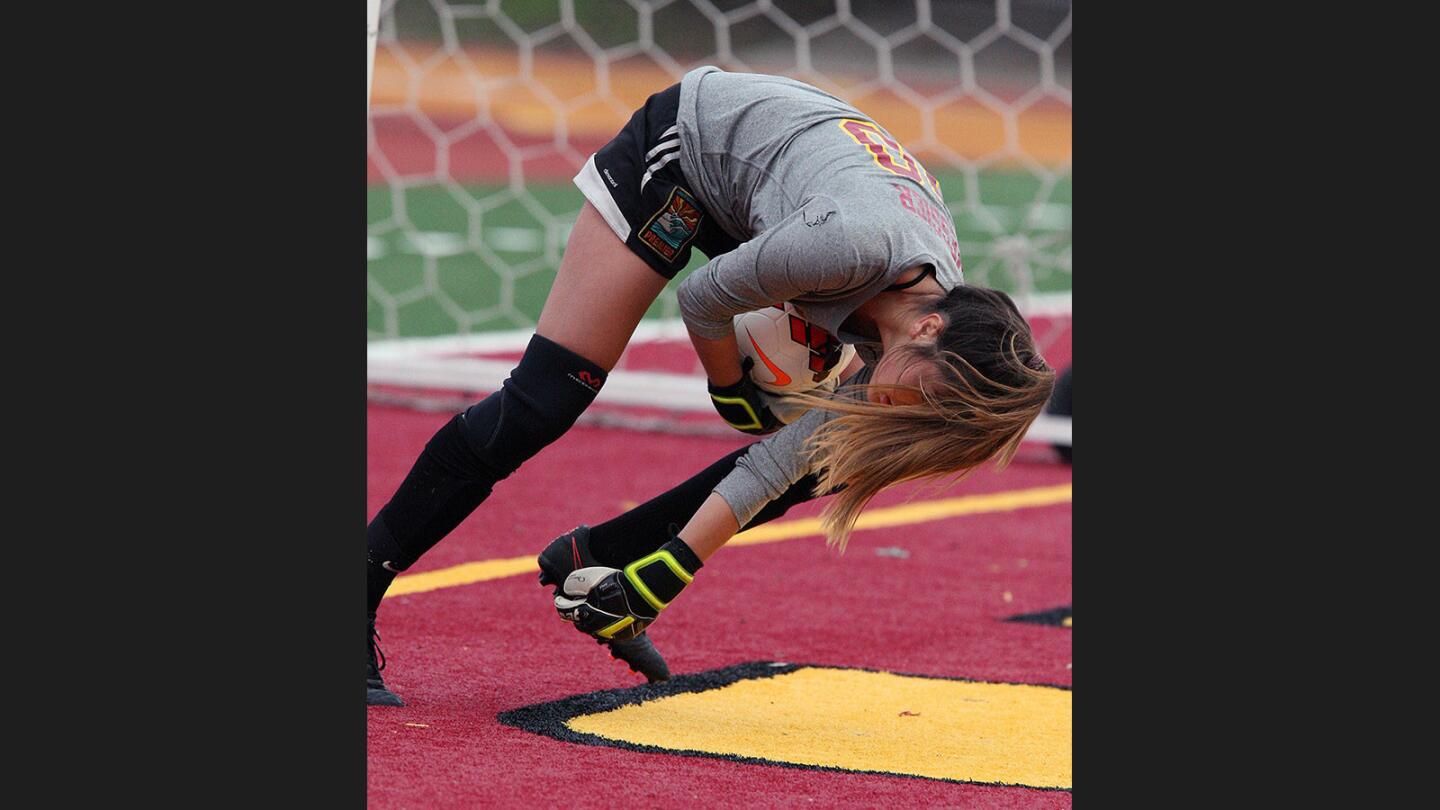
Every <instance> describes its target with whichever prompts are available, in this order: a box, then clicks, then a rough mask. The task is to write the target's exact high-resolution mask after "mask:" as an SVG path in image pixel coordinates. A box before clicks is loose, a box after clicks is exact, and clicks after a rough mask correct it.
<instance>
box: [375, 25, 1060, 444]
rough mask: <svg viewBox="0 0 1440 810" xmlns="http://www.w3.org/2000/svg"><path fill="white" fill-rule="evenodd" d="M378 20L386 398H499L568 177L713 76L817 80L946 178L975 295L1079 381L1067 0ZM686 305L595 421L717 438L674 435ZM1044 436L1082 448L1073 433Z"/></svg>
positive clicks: (526, 323)
mask: <svg viewBox="0 0 1440 810" xmlns="http://www.w3.org/2000/svg"><path fill="white" fill-rule="evenodd" d="M370 2H371V3H374V2H376V0H370ZM378 2H379V18H378V38H377V39H376V44H375V46H374V56H373V64H372V71H371V73H370V79H369V81H370V85H371V87H370V107H369V113H370V114H369V119H368V137H369V150H368V160H367V178H368V188H367V209H368V223H367V239H366V245H367V273H366V289H367V302H366V306H367V337H368V340H369V362H368V367H369V372H368V373H369V381H370V395H371V398H372V400H376V401H393V402H399V401H404V402H407V403H409V404H411V405H420V406H423V405H425V404H427V403H428V404H430V405H432V406H434V407H444V408H450V407H454V406H455V405H456V403H457V402H461V401H464V400H466V399H468V398H470V397H472V396H473V395H475V394H478V393H481V392H485V391H488V390H493V389H494V387H496V386H498V384H499V382H500V381H501V380H502V379H504V377H505V376H506V374H507V373H508V372H509V370H510V368H512V367H513V360H514V358H515V357H518V353H519V351H520V350H521V349H523V347H524V344H525V342H526V341H527V340H528V338H529V335H530V334H531V332H532V330H533V327H534V324H535V322H536V319H537V317H538V315H539V312H540V308H541V306H542V305H543V303H544V300H545V294H546V292H547V291H548V289H549V286H550V281H551V280H552V279H553V277H554V273H555V270H556V268H557V267H558V266H559V262H560V255H561V253H562V251H563V249H564V246H565V241H566V237H567V235H568V232H569V227H570V225H571V224H572V223H573V222H574V220H575V217H576V215H577V214H578V213H579V210H580V207H581V204H582V197H581V196H580V193H579V191H578V190H577V189H576V188H575V187H574V185H573V184H572V183H571V178H572V177H573V176H574V175H575V173H576V172H577V171H578V170H579V168H580V167H581V166H582V165H583V164H584V162H585V160H586V158H587V157H589V155H590V154H591V153H592V152H593V151H595V149H597V148H598V147H599V146H601V145H603V144H604V143H605V142H606V141H608V140H609V139H610V138H611V137H613V136H614V134H615V133H616V132H617V131H618V130H619V129H620V127H621V126H623V125H624V123H625V122H626V120H628V118H629V116H630V114H631V113H632V112H633V111H634V109H635V108H637V107H639V106H640V105H641V104H642V103H643V102H644V100H645V98H646V97H648V96H649V95H650V94H651V93H654V92H656V91H658V90H661V89H664V88H665V87H667V86H669V85H670V84H672V83H674V82H676V81H678V80H679V79H680V77H681V76H682V75H683V74H684V73H685V72H686V71H688V70H690V69H692V68H694V67H698V66H701V65H716V66H718V67H721V68H724V69H727V70H737V71H755V72H765V73H777V74H782V75H787V76H791V77H794V78H797V79H800V80H802V81H805V82H809V83H810V84H813V85H815V86H817V87H820V88H821V89H823V90H826V91H827V92H830V93H833V94H834V95H836V96H839V97H841V98H844V99H846V100H847V101H850V102H851V103H853V104H855V105H856V106H857V107H858V108H859V109H861V110H864V111H865V112H866V114H868V115H870V116H872V117H874V118H875V119H876V120H877V121H879V122H880V123H881V124H882V125H884V126H885V127H886V128H887V129H889V130H890V131H891V132H892V133H893V134H894V135H895V136H896V137H897V138H898V139H899V140H900V142H901V143H903V144H904V145H905V147H906V148H907V149H908V150H909V151H911V152H913V153H915V154H916V155H917V157H919V158H920V159H921V160H922V161H924V163H925V165H926V167H927V168H929V169H930V170H931V171H932V172H933V173H934V174H936V175H937V176H938V177H939V179H940V181H941V187H942V189H943V193H944V195H945V199H946V203H947V204H948V206H949V208H950V210H951V212H952V213H953V214H954V216H955V221H956V232H957V234H958V236H959V238H960V251H961V257H962V262H963V265H964V270H965V277H966V279H967V281H969V282H971V283H975V284H981V285H984V286H990V287H996V288H999V289H1003V290H1005V291H1007V292H1009V293H1010V294H1011V295H1013V296H1014V297H1015V299H1016V301H1017V302H1018V303H1019V304H1020V305H1021V308H1022V310H1024V311H1025V312H1026V314H1027V315H1028V316H1029V317H1030V318H1031V321H1032V324H1033V325H1034V327H1035V331H1036V336H1037V338H1038V339H1039V341H1040V344H1041V349H1042V351H1043V352H1044V353H1045V355H1046V357H1047V359H1049V360H1050V362H1051V364H1052V365H1053V366H1055V367H1056V368H1057V369H1060V368H1063V367H1065V366H1068V365H1069V364H1070V322H1071V317H1070V309H1071V307H1070V300H1071V298H1070V296H1071V288H1072V285H1071V279H1072V274H1071V215H1070V210H1071V209H1070V206H1071V172H1070V166H1071V81H1070V41H1071V37H1070V26H1071V9H1070V2H1069V0H976V1H975V2H969V1H967V0H951V1H946V0H654V1H649V0H477V1H476V2H461V1H459V0H450V1H448V2H447V1H446V0H378ZM703 262H704V257H703V255H702V254H700V253H699V252H698V251H697V252H696V253H695V258H694V260H693V261H692V263H691V266H690V267H689V268H687V269H686V271H685V273H689V272H692V271H693V270H694V269H695V267H697V266H699V265H700V264H703ZM682 277H683V274H682ZM674 287H675V284H673V283H672V284H671V285H670V286H669V287H668V288H667V290H666V292H665V293H663V294H662V296H661V298H660V299H659V300H658V301H657V302H656V303H655V305H654V306H653V307H652V308H651V311H650V313H649V314H648V315H647V319H646V321H645V322H644V323H642V325H641V328H640V331H639V333H637V335H636V339H635V341H634V342H633V344H632V347H631V349H630V350H629V351H627V353H626V356H625V357H624V358H622V361H621V365H620V367H619V368H618V369H617V371H616V372H615V374H613V375H612V376H611V379H610V381H609V382H608V383H607V385H606V387H605V389H604V391H603V392H602V394H601V398H600V400H599V402H598V403H597V404H611V405H618V406H637V407H648V408H653V409H656V411H657V413H656V415H655V417H654V418H655V420H656V421H655V424H657V425H662V424H663V425H668V426H670V428H672V429H673V428H674V426H675V425H676V424H681V425H682V429H694V430H697V431H703V430H705V429H707V426H709V427H713V424H711V423H713V422H714V420H703V419H697V420H694V423H693V424H692V425H691V426H690V427H689V428H685V427H684V424H685V420H683V419H681V420H680V422H679V423H677V421H676V419H675V417H674V414H677V413H679V414H684V413H690V412H696V411H698V412H707V411H708V410H709V404H708V399H707V398H706V396H705V391H704V386H703V385H696V384H695V380H694V377H695V376H696V375H698V374H699V372H700V369H699V365H698V363H697V362H696V361H695V358H694V354H693V351H691V350H690V349H689V346H688V341H686V339H685V336H684V330H683V327H682V326H681V325H680V324H679V322H678V320H677V319H676V315H677V310H676V305H675V298H674ZM662 412H663V413H662ZM589 418H590V421H592V422H594V421H603V420H604V409H603V408H602V409H600V410H599V411H597V413H596V414H594V415H592V416H590V417H589ZM1061 422H1063V424H1061ZM626 423H627V424H632V425H633V424H635V420H634V418H633V417H628V418H627V419H626ZM721 427H723V425H722V426H721ZM1032 438H1037V439H1041V440H1045V441H1052V442H1057V443H1063V444H1069V443H1070V440H1069V421H1068V420H1058V421H1052V420H1046V421H1045V422H1044V423H1042V424H1040V425H1037V428H1036V430H1035V431H1032Z"/></svg>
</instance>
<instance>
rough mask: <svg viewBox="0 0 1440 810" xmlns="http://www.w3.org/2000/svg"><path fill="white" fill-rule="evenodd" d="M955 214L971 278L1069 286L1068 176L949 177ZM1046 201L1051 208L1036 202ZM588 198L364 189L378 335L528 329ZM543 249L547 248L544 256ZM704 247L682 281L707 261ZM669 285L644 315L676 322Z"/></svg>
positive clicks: (569, 188) (556, 187) (1052, 288)
mask: <svg viewBox="0 0 1440 810" xmlns="http://www.w3.org/2000/svg"><path fill="white" fill-rule="evenodd" d="M939 176H940V182H941V187H942V188H943V189H944V191H945V196H946V198H947V199H948V200H949V201H950V210H951V211H952V213H954V214H955V220H956V234H957V235H958V236H959V238H960V255H961V258H962V261H963V263H964V267H965V277H966V280H967V281H969V282H970V283H973V284H982V285H985V286H990V287H998V288H1000V289H1003V290H1007V291H1010V292H1016V291H1019V290H1024V289H1031V290H1035V291H1039V292H1068V291H1069V290H1070V282H1071V274H1070V272H1069V270H1068V267H1069V257H1070V242H1071V225H1070V201H1071V197H1070V194H1071V183H1070V179H1069V178H1065V179H1064V180H1062V181H1061V182H1059V183H1057V184H1056V185H1055V186H1054V187H1053V188H1051V189H1050V190H1049V192H1048V193H1047V194H1043V195H1042V194H1041V189H1042V186H1041V183H1040V181H1039V179H1037V178H1035V177H1034V176H1032V175H1029V174H1026V173H1002V172H991V173H985V174H981V175H979V177H978V181H977V189H976V190H978V196H977V197H976V198H978V199H979V200H980V201H981V202H982V203H983V208H976V209H973V210H972V209H971V208H967V207H966V206H965V205H964V204H962V201H963V200H966V199H969V198H971V195H970V194H967V187H966V182H965V178H964V177H963V176H961V175H956V174H952V175H945V174H941V175H939ZM1037 200H1038V201H1040V202H1042V203H1044V205H1038V206H1037V205H1035V203H1036V202H1037ZM581 202H582V198H581V196H580V192H579V190H577V189H576V188H575V186H574V185H573V184H572V183H570V182H563V183H555V184H549V183H547V184H532V185H529V186H526V188H525V191H524V192H523V193H520V194H516V193H514V192H512V191H510V190H509V189H508V187H506V186H503V185H465V186H436V185H431V186H417V187H413V188H410V189H407V190H405V191H404V192H402V193H398V194H397V193H396V192H392V190H391V189H389V188H386V187H375V188H371V189H370V190H369V191H368V193H367V205H368V220H369V234H370V235H369V239H368V255H369V257H370V259H369V262H368V265H369V268H368V269H369V282H368V284H369V286H368V295H367V303H366V318H367V325H368V334H369V336H370V337H371V338H381V337H418V336H427V335H446V334H454V333H456V332H466V331H469V332H474V331H484V330H493V329H513V328H516V327H525V326H531V325H533V324H534V319H535V318H537V317H538V316H539V314H540V308H541V306H542V305H543V304H544V303H545V295H546V293H547V292H548V291H549V289H550V283H551V281H552V280H553V279H554V277H555V268H556V266H557V265H558V263H559V256H560V253H561V252H562V251H563V248H564V244H565V236H566V234H567V233H568V229H569V226H570V224H571V223H572V222H573V221H574V218H575V214H576V213H578V212H579V210H580V206H581ZM547 244H548V245H549V250H548V252H547ZM705 262H706V259H705V257H704V255H703V254H701V253H700V252H699V251H694V252H693V253H692V258H691V261H690V265H689V266H688V267H687V268H686V269H685V270H684V271H683V272H682V273H681V274H680V278H684V277H685V276H686V275H688V274H689V273H691V272H692V271H694V269H695V268H697V267H699V266H701V265H703V264H704V263H705ZM677 283H678V282H672V283H671V285H670V286H669V287H668V288H667V290H666V293H665V294H664V295H662V296H661V298H660V300H658V301H656V302H655V305H654V306H652V307H651V308H650V311H649V313H648V314H647V317H675V316H676V315H677V314H678V313H677V311H676V309H675V302H674V288H675V285H676V284H677Z"/></svg>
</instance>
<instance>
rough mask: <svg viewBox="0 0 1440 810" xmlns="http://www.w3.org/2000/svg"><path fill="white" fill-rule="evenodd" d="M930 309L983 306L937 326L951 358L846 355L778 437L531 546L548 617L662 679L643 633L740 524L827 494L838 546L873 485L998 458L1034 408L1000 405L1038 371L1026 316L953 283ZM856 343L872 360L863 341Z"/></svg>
mask: <svg viewBox="0 0 1440 810" xmlns="http://www.w3.org/2000/svg"><path fill="white" fill-rule="evenodd" d="M961 302H963V303H961ZM939 307H940V308H939V310H938V311H934V312H931V313H929V314H927V315H925V316H923V317H934V316H935V315H944V316H952V317H953V316H954V315H957V314H960V313H961V312H964V313H966V314H970V315H974V314H976V313H984V316H983V317H974V318H972V319H970V320H969V321H968V322H967V323H968V325H962V326H960V327H959V328H954V329H947V330H945V331H944V332H943V333H942V337H941V339H940V340H939V345H938V346H936V347H935V350H936V352H938V353H939V354H940V355H941V356H946V355H949V356H952V357H953V356H963V357H964V358H965V360H964V362H958V363H946V362H945V361H940V362H936V361H935V360H934V357H933V355H929V353H920V352H905V353H901V352H892V353H891V354H887V355H883V356H881V357H880V358H879V362H878V364H877V365H875V366H874V367H873V368H872V367H865V368H859V367H860V366H861V365H862V361H861V360H860V358H859V357H857V358H856V360H855V361H854V363H852V366H851V368H848V369H846V371H845V373H844V381H843V382H842V384H841V386H840V388H839V390H838V391H837V392H836V394H835V395H834V396H833V397H828V398H821V397H814V396H801V397H798V399H801V400H802V401H803V402H804V403H805V404H809V405H812V406H813V407H811V408H810V410H808V411H805V412H804V414H803V415H801V416H799V418H797V419H796V420H795V421H794V422H792V423H791V424H790V425H788V426H786V427H785V428H783V429H782V430H780V431H779V432H778V433H776V434H774V435H772V436H770V437H769V438H767V439H765V440H764V441H760V442H756V443H755V444H752V445H749V446H748V447H743V448H741V449H739V450H736V451H734V452H732V453H730V454H729V455H727V456H725V457H724V458H721V459H720V460H718V461H716V462H715V463H714V464H711V465H710V466H709V467H707V468H706V469H705V470H702V471H701V472H700V473H698V474H697V475H695V476H693V477H692V478H690V479H689V480H687V481H686V482H684V483H682V484H680V485H679V486H677V487H675V488H673V489H671V490H670V491H668V492H666V493H664V494H662V495H660V496H658V497H656V498H654V499H652V500H650V501H648V502H646V503H645V504H642V505H641V506H638V507H636V508H635V509H632V510H630V511H629V512H626V513H625V514H623V515H620V516H619V517H616V518H614V519H613V520H610V521H607V522H605V523H602V524H600V525H598V526H595V527H593V528H591V527H588V526H583V525H582V526H579V527H577V528H575V529H573V530H572V531H570V532H568V533H566V534H564V535H562V536H560V537H558V538H556V539H555V540H554V541H552V542H551V543H550V545H549V546H548V547H546V549H545V550H544V551H543V552H542V553H541V554H540V558H539V563H540V582H541V584H543V585H551V586H555V598H554V602H555V608H556V610H558V611H559V612H560V616H561V618H563V619H565V620H566V621H570V622H573V623H574V625H575V627H576V628H577V629H579V630H581V631H582V632H585V633H588V634H590V635H591V636H593V637H595V638H596V639H597V640H598V641H600V642H602V643H611V644H614V643H616V642H617V640H621V641H623V643H627V644H629V645H631V651H630V660H631V665H632V668H634V669H635V670H636V671H638V672H640V673H642V674H644V675H645V676H646V677H647V678H648V679H649V680H651V681H652V682H653V681H659V680H665V679H667V678H668V677H669V670H668V668H667V666H666V664H665V661H664V659H663V658H662V657H661V656H660V654H659V653H658V652H657V651H656V650H655V649H654V646H653V645H652V644H650V643H649V640H648V638H646V637H645V635H644V633H645V630H646V628H647V627H648V626H649V625H650V624H651V623H652V622H654V621H655V620H656V619H657V618H658V617H659V614H660V612H661V611H662V610H663V609H664V608H665V607H666V606H667V605H668V604H669V603H670V602H671V601H672V600H674V599H675V597H676V596H678V595H679V593H680V591H681V590H683V589H684V588H685V587H686V586H687V585H689V584H690V583H691V581H692V580H693V579H694V576H695V573H696V572H697V571H698V570H699V569H700V568H701V566H702V563H703V561H704V560H707V559H709V557H710V555H712V554H714V553H715V551H716V550H718V549H719V548H720V547H721V546H723V545H724V544H725V543H726V542H728V541H729V540H730V538H731V537H733V536H734V535H735V534H736V533H737V532H738V531H739V530H740V529H741V528H742V527H745V528H749V527H753V526H757V525H759V524H761V523H764V522H766V521H769V520H772V519H774V518H776V517H779V516H781V515H783V514H784V513H785V512H786V510H788V509H789V508H790V507H791V506H794V505H795V504H798V503H803V502H805V501H808V500H811V499H813V498H815V497H817V496H818V495H820V494H823V493H834V494H835V499H834V500H833V501H832V502H831V503H830V504H829V506H828V507H827V508H826V510H825V513H824V519H823V521H822V523H823V527H824V530H825V534H826V536H827V540H828V541H829V542H830V543H832V544H838V545H839V546H840V547H841V548H842V550H843V548H844V545H845V541H846V539H847V538H848V536H849V533H850V531H851V529H852V528H853V526H854V523H855V521H856V519H857V518H858V517H859V515H860V511H861V509H862V508H863V507H864V505H865V503H866V502H867V501H869V499H870V498H871V497H872V496H873V495H875V494H876V493H877V492H879V491H880V490H881V489H883V488H885V487H887V486H890V485H892V484H895V483H898V482H900V481H903V480H911V479H916V478H926V477H933V476H937V475H961V476H963V475H965V474H967V473H968V472H970V471H971V470H973V469H974V468H975V467H976V466H978V465H979V464H980V463H982V462H983V461H985V460H986V459H988V458H991V457H994V458H996V459H997V460H998V461H999V462H1000V463H1001V464H1004V463H1005V462H1008V460H1009V459H1010V457H1011V456H1012V455H1013V454H1014V452H1015V449H1016V448H1017V447H1018V445H1019V442H1020V439H1021V437H1022V436H1023V434H1024V430H1025V429H1026V428H1027V427H1028V426H1029V424H1030V422H1031V421H1032V420H1033V418H1034V413H1032V412H1030V410H1029V409H1028V408H1016V409H1013V410H1011V412H1009V413H1008V414H1007V413H1006V411H1007V408H1006V407H1005V403H1007V402H1008V403H1009V404H1012V405H1013V404H1016V403H1018V402H1019V401H1021V400H1024V399H1025V396H1026V395H1025V394H1024V393H1023V392H1025V391H1027V390H1029V389H1030V388H1031V387H1032V385H1033V379H1034V378H1036V377H1037V376H1041V375H1042V372H1039V371H1037V370H1036V368H1037V366H1038V367H1040V368H1043V360H1041V359H1040V358H1039V355H1038V354H1037V353H1036V352H1035V349H1034V345H1033V342H1032V339H1031V336H1030V330H1029V327H1028V324H1026V322H1025V320H1024V318H1023V317H1021V315H1020V313H1019V311H1018V310H1016V309H1015V306H1014V304H1013V303H1012V302H1011V301H1010V299H1009V297H1008V296H1006V295H1005V294H1004V293H1000V292H995V291H992V290H980V289H977V288H973V287H959V288H956V289H955V290H952V291H951V293H950V294H948V295H946V296H944V297H943V298H942V299H940V302H939ZM859 348H860V351H861V353H863V354H867V355H869V356H870V357H871V358H872V359H873V358H874V357H875V347H873V346H870V347H867V346H865V345H864V344H862V345H861V346H860V347H859ZM951 352H954V354H953V355H951V354H950V353H951ZM962 352H963V354H962ZM857 368H859V370H858V372H857V371H856V369H857ZM966 403H968V405H967V404H966ZM967 407H968V408H971V410H969V411H968V412H967V410H966V408H967ZM1007 423H1008V424H1007ZM1017 426H1018V432H1016V430H1014V429H1012V428H1014V427H1017ZM680 525H683V527H684V528H681V529H679V531H678V533H677V531H676V529H677V527H678V526H680ZM617 569H618V570H617ZM625 640H628V641H625Z"/></svg>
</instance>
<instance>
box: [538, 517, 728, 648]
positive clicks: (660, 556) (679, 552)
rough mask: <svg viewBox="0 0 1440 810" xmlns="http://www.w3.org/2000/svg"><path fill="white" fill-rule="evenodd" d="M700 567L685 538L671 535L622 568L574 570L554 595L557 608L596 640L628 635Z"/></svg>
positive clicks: (637, 630) (651, 619) (638, 631)
mask: <svg viewBox="0 0 1440 810" xmlns="http://www.w3.org/2000/svg"><path fill="white" fill-rule="evenodd" d="M701 565H702V563H701V562H700V558H699V557H697V556H695V552H693V551H691V550H690V547H689V546H687V545H685V541H683V540H681V539H680V538H679V537H676V536H673V535H672V536H671V538H670V541H669V542H667V543H666V544H665V545H663V546H661V547H660V548H659V549H658V550H657V551H655V552H653V553H651V554H647V555H645V556H644V557H641V558H640V559H638V560H636V561H635V562H632V563H630V564H629V565H627V566H625V569H624V570H616V569H614V568H607V567H605V566H599V565H595V566H590V567H587V568H580V569H577V570H575V571H572V572H571V573H570V575H569V576H567V577H565V583H564V585H563V586H562V587H561V595H559V596H556V597H555V609H556V610H558V611H559V612H560V618H562V619H564V620H565V621H567V622H571V623H572V624H574V625H575V628H576V629H577V630H580V631H581V632H583V633H588V634H590V635H592V636H594V637H595V638H597V639H601V640H604V641H623V640H626V639H631V638H634V637H636V636H638V635H640V634H641V633H643V632H645V628H647V627H649V626H650V624H651V623H652V622H654V621H655V620H656V619H657V618H659V616H660V611H662V610H664V609H665V607H666V606H667V605H669V604H670V603H671V602H672V601H674V599H675V597H676V596H678V595H679V594H680V591H682V590H684V588H685V586H686V585H689V584H690V582H691V580H693V579H694V578H695V572H696V571H699V570H700V567H701Z"/></svg>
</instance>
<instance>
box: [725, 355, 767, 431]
mask: <svg viewBox="0 0 1440 810" xmlns="http://www.w3.org/2000/svg"><path fill="white" fill-rule="evenodd" d="M754 366H755V360H754V358H750V357H747V358H745V360H744V361H743V362H742V363H741V364H740V380H739V381H738V382H736V383H734V384H733V385H727V386H724V387H720V386H717V385H715V384H714V383H708V388H709V389H710V402H711V404H713V405H714V406H715V410H716V412H718V413H719V414H720V417H721V418H722V419H724V420H725V421H726V423H728V424H729V425H730V427H733V428H735V429H736V430H738V431H740V432H741V433H749V434H751V435H752V436H764V435H766V434H769V433H774V432H775V431H777V430H779V429H780V428H782V427H784V423H783V422H781V421H780V420H779V419H777V418H776V417H775V414H774V413H772V412H771V411H770V407H769V406H768V405H766V404H765V401H764V400H763V399H761V398H760V389H759V388H758V387H756V385H755V381H754V380H752V379H750V369H751V368H754ZM707 382H708V381H707Z"/></svg>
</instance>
